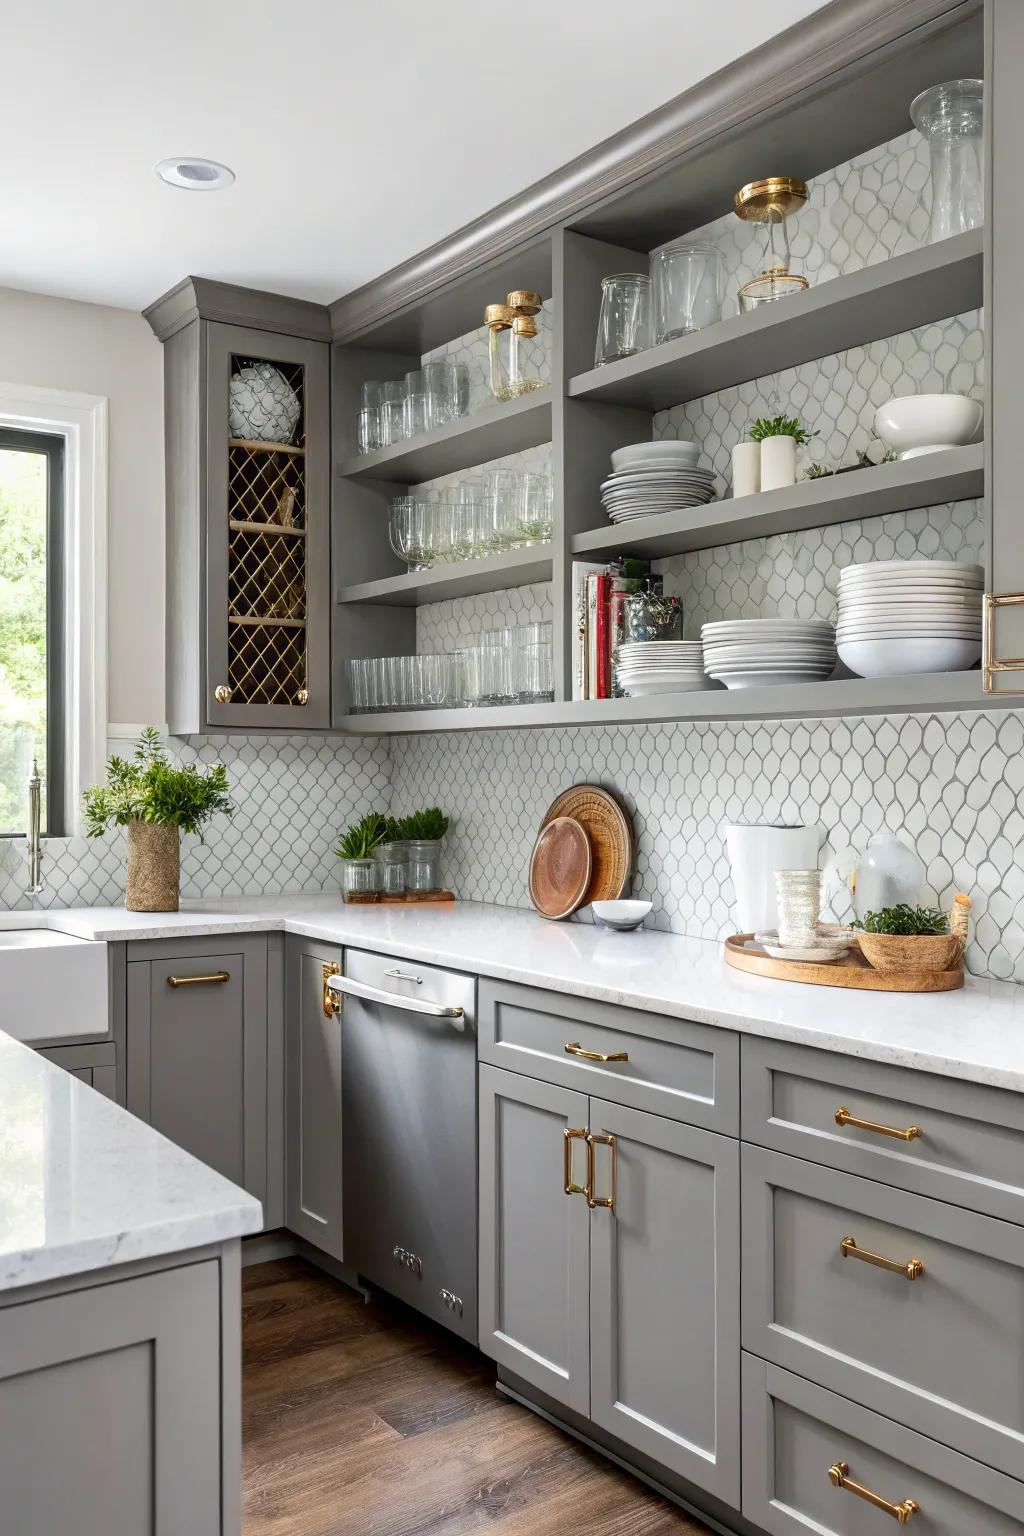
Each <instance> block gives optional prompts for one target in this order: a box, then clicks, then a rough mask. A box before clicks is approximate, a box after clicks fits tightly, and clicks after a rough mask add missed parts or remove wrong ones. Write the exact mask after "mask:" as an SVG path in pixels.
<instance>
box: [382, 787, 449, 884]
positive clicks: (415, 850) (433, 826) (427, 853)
mask: <svg viewBox="0 0 1024 1536" xmlns="http://www.w3.org/2000/svg"><path fill="white" fill-rule="evenodd" d="M447 831H448V817H447V816H446V815H445V814H444V812H443V811H442V810H441V807H440V806H439V805H432V806H430V807H429V809H427V810H425V811H413V812H411V814H410V815H408V816H403V817H402V818H401V820H400V821H399V822H398V823H397V825H396V828H395V837H396V838H398V839H400V840H401V841H402V842H404V843H405V845H406V865H405V885H406V889H407V890H409V891H438V890H440V889H441V841H442V839H443V837H444V835H445V833H446V832H447Z"/></svg>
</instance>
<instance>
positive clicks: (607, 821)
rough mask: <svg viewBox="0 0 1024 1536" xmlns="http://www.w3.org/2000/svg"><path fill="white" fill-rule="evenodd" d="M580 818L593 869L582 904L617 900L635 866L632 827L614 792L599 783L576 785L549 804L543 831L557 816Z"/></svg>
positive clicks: (625, 889) (576, 819)
mask: <svg viewBox="0 0 1024 1536" xmlns="http://www.w3.org/2000/svg"><path fill="white" fill-rule="evenodd" d="M560 816H568V817H570V818H571V819H572V820H573V821H578V822H579V824H580V826H581V827H582V828H583V829H584V831H585V832H586V834H587V837H588V838H589V839H590V847H591V850H592V859H593V868H592V871H591V876H590V884H589V886H588V887H587V890H586V893H585V895H584V897H583V900H582V901H581V902H580V906H583V905H585V903H587V902H591V901H618V900H619V898H620V896H622V895H623V894H624V893H625V892H626V891H627V890H628V888H629V877H630V874H631V872H632V869H633V854H634V848H635V844H634V840H633V826H632V823H631V821H630V819H629V817H628V815H627V814H626V812H625V811H624V810H623V808H622V806H621V805H620V804H619V802H618V801H617V800H616V798H615V796H614V795H611V794H609V793H608V791H607V790H606V789H602V788H601V786H600V785H599V784H574V785H573V787H572V789H567V790H565V791H564V792H563V793H562V794H560V795H559V796H558V799H557V800H554V801H553V802H552V804H551V805H549V806H548V809H547V812H546V814H545V816H544V820H543V821H542V822H541V829H542V830H543V828H544V827H546V826H547V825H548V824H549V823H550V822H552V821H554V820H555V819H556V817H560Z"/></svg>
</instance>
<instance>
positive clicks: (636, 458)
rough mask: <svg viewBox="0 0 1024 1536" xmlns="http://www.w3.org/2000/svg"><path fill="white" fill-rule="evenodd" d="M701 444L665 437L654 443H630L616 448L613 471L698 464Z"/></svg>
mask: <svg viewBox="0 0 1024 1536" xmlns="http://www.w3.org/2000/svg"><path fill="white" fill-rule="evenodd" d="M700 450H701V445H700V443H691V442H687V441H685V440H684V439H682V438H673V437H665V438H661V439H659V440H658V441H657V442H652V443H629V444H628V445H627V446H626V447H625V448H616V450H615V452H614V453H613V454H612V468H613V469H635V468H637V467H638V466H640V465H642V466H644V467H646V466H647V465H649V464H658V465H661V464H671V465H677V464H696V462H697V460H698V459H699V458H700Z"/></svg>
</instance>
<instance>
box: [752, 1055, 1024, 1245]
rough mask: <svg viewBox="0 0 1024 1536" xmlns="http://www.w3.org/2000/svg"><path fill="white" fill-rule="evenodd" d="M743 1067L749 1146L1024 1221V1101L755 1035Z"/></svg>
mask: <svg viewBox="0 0 1024 1536" xmlns="http://www.w3.org/2000/svg"><path fill="white" fill-rule="evenodd" d="M742 1063H743V1139H744V1141H755V1142H757V1143H758V1144H759V1145H761V1146H765V1147H772V1148H774V1149H775V1150H776V1151H778V1152H792V1153H794V1154H795V1155H796V1156H798V1157H808V1158H810V1159H812V1161H814V1162H816V1163H828V1164H829V1165H830V1166H831V1167H833V1168H840V1169H843V1170H844V1171H845V1172H847V1173H861V1174H864V1175H865V1176H866V1177H867V1178H871V1179H880V1180H881V1181H882V1183H884V1184H895V1185H898V1186H899V1187H900V1188H901V1189H909V1190H912V1191H913V1192H914V1193H916V1194H921V1195H931V1196H932V1197H933V1198H934V1199H936V1200H950V1201H952V1202H953V1204H954V1205H964V1206H967V1207H968V1208H969V1209H971V1210H976V1211H985V1212H987V1213H988V1214H989V1215H990V1216H999V1217H1001V1218H1002V1219H1003V1220H1004V1221H1016V1222H1021V1223H1024V1096H1021V1095H1019V1094H1015V1093H1008V1092H1007V1091H1006V1090H1005V1089H1002V1088H985V1087H983V1086H981V1085H980V1084H977V1083H964V1082H958V1081H956V1080H955V1079H953V1078H948V1077H935V1076H932V1075H931V1074H930V1073H925V1072H916V1071H913V1070H912V1069H910V1068H906V1067H890V1066H886V1065H885V1064H884V1063H881V1062H874V1061H856V1060H854V1059H853V1058H852V1057H850V1056H839V1055H835V1054H833V1053H832V1052H831V1051H817V1050H812V1049H811V1048H809V1047H807V1046H802V1045H784V1044H780V1043H779V1042H778V1041H774V1040H757V1039H754V1038H753V1037H752V1036H749V1035H748V1036H745V1037H744V1040H743V1047H742ZM840 1109H847V1110H848V1111H849V1112H850V1114H851V1115H853V1116H855V1117H856V1118H857V1119H859V1120H867V1121H869V1122H871V1124H873V1125H875V1126H885V1127H888V1128H890V1129H893V1130H907V1129H909V1128H910V1127H912V1126H916V1127H917V1128H918V1130H919V1131H920V1133H921V1134H920V1135H919V1136H915V1137H914V1138H913V1139H912V1140H910V1141H903V1140H899V1139H897V1138H895V1137H893V1136H889V1135H886V1134H885V1132H884V1131H882V1130H869V1129H865V1128H862V1127H860V1126H856V1125H850V1124H844V1125H839V1124H837V1122H836V1114H837V1112H838V1111H839V1110H840Z"/></svg>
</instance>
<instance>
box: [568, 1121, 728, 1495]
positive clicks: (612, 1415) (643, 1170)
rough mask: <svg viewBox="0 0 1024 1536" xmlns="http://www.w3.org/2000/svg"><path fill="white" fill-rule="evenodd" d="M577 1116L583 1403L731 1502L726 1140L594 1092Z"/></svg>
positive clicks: (628, 1438) (611, 1428)
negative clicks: (586, 1305)
mask: <svg viewBox="0 0 1024 1536" xmlns="http://www.w3.org/2000/svg"><path fill="white" fill-rule="evenodd" d="M590 1129H591V1133H592V1135H593V1137H594V1147H593V1180H594V1188H593V1194H594V1197H595V1199H596V1200H597V1201H601V1200H611V1201H612V1202H613V1203H612V1204H611V1205H610V1206H602V1205H601V1204H598V1205H597V1206H596V1207H595V1209H594V1211H593V1213H592V1215H591V1232H590V1307H591V1316H590V1343H591V1382H590V1396H591V1410H590V1416H591V1418H592V1419H593V1421H594V1423H595V1424H598V1425H600V1427H601V1428H602V1429H605V1430H607V1431H608V1432H609V1434H613V1435H615V1436H617V1437H618V1439H620V1440H623V1441H625V1442H626V1444H627V1445H631V1446H633V1447H634V1448H635V1449H636V1450H638V1451H640V1452H642V1453H643V1454H644V1455H646V1456H650V1457H651V1458H652V1459H653V1460H654V1461H656V1462H658V1463H659V1464H660V1465H661V1466H664V1467H668V1468H670V1469H671V1470H672V1471H673V1472H676V1473H678V1474H679V1476H681V1477H685V1478H687V1479H688V1480H689V1481H690V1482H692V1483H694V1484H695V1485H696V1486H698V1487H700V1488H704V1489H706V1490H707V1491H708V1492H709V1493H712V1494H714V1495H715V1497H717V1498H720V1499H722V1500H723V1501H724V1502H725V1503H727V1504H730V1505H732V1506H734V1507H736V1506H738V1504H739V1498H740V1448H739V1436H740V1423H739V1421H740V1384H739V1368H740V1357H739V1308H740V1295H739V1146H738V1144H737V1143H736V1142H735V1141H733V1140H731V1138H729V1137H725V1136H717V1135H715V1134H714V1133H712V1132H710V1131H704V1130H698V1129H696V1128H695V1127H692V1126H687V1125H680V1124H678V1123H677V1122H676V1121H673V1120H664V1119H662V1118H661V1117H660V1116H658V1115H648V1114H643V1113H641V1112H639V1111H637V1110H634V1109H626V1108H623V1107H622V1106H621V1105H618V1104H610V1103H606V1102H605V1101H603V1100H601V1099H592V1100H591V1101H590ZM603 1137H608V1138H610V1139H611V1143H612V1144H611V1145H609V1144H608V1143H607V1142H604V1141H603V1140H601V1138H603Z"/></svg>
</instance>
